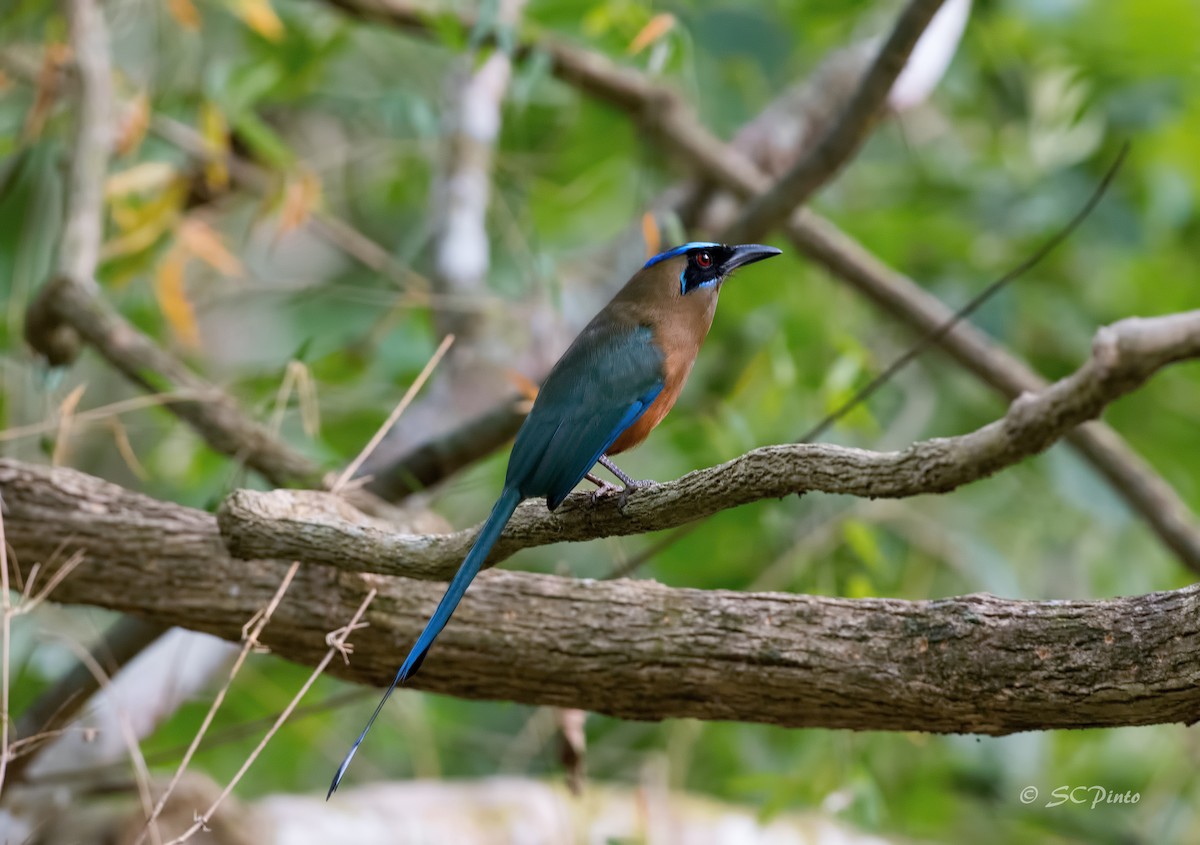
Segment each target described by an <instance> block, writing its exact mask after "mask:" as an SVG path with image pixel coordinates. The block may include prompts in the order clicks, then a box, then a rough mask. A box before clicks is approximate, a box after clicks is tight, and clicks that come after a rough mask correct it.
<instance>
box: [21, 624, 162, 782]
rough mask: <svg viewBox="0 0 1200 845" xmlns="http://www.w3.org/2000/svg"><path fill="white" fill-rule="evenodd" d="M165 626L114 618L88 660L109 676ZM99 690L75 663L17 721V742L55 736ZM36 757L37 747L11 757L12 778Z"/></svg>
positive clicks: (90, 674)
mask: <svg viewBox="0 0 1200 845" xmlns="http://www.w3.org/2000/svg"><path fill="white" fill-rule="evenodd" d="M166 631H167V627H166V626H163V625H158V624H155V623H152V622H145V621H143V620H141V619H137V618H135V617H131V616H125V617H122V618H121V619H118V620H117V621H116V623H115V624H113V625H112V627H110V628H109V629H108V630H107V631H105V632H104V636H103V637H102V638H101V639H100V641H99V642H98V643H96V644H95V645H94V646H92V648H91V656H92V662H94V663H95V664H96V665H98V666H103V667H104V668H105V670H106V671H107V672H108V673H109V674H110V675H111V674H113V673H115V672H116V671H117V670H118V669H120V668H121V667H122V666H124V665H125V664H127V663H129V661H131V660H133V658H135V657H137V656H138V655H139V654H141V653H142V652H143V651H145V649H146V648H147V647H148V646H150V645H151V644H152V643H153V642H154V641H155V640H157V639H158V638H159V637H160V636H162V634H163V633H165V632H166ZM99 689H100V682H99V680H98V679H97V678H96V675H95V674H94V673H93V672H92V671H91V670H90V669H88V667H87V666H86V665H85V664H84V663H82V662H79V663H76V664H75V665H74V666H73V667H72V668H71V670H70V671H69V672H67V674H65V675H63V676H62V677H61V678H59V679H58V681H57V682H56V683H55V684H54V686H52V687H50V689H48V690H46V691H45V692H44V693H42V694H41V695H40V696H38V698H37V700H36V701H34V702H33V704H31V705H30V706H29V707H28V708H26V709H25V711H24V712H22V713H21V718H20V719H19V720H18V722H17V726H16V735H17V736H18V737H20V738H21V739H20V740H19V741H20V742H33V741H36V740H37V739H38V738H39V737H43V736H46V737H50V736H53V735H56V734H57V733H58V732H60V731H61V730H62V729H63V728H64V727H66V726H67V725H69V724H70V723H71V722H72V721H73V720H74V718H75V716H76V714H78V713H79V711H80V709H81V708H82V707H83V706H84V705H85V704H86V703H87V702H88V700H89V699H90V698H91V696H92V694H93V693H95V692H96V691H97V690H99ZM36 759H37V750H36V749H33V750H30V751H29V753H25V754H23V755H22V756H20V757H18V758H17V759H15V760H14V761H13V763H12V765H11V766H10V768H9V777H10V779H11V780H12V781H14V782H17V781H20V780H21V779H22V778H23V776H24V772H25V771H26V770H27V769H28V767H29V765H30V764H31V763H33V761H34V760H36Z"/></svg>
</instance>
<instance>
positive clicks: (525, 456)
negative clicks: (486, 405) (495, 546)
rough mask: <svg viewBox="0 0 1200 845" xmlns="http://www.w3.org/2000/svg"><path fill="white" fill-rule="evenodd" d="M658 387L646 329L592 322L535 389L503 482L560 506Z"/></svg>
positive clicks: (656, 358) (659, 362)
mask: <svg viewBox="0 0 1200 845" xmlns="http://www.w3.org/2000/svg"><path fill="white" fill-rule="evenodd" d="M662 388H663V356H662V352H660V351H659V349H658V347H657V346H656V345H655V343H654V336H653V334H652V332H651V331H650V329H649V328H647V327H645V326H632V327H631V326H616V325H613V324H612V323H605V322H604V321H601V320H596V321H593V322H592V324H591V325H589V326H588V327H587V328H586V329H584V331H583V332H582V333H581V334H580V335H579V337H578V338H576V340H575V342H574V343H573V344H571V348H570V349H568V350H567V351H566V353H565V354H564V355H563V357H562V358H561V359H560V360H559V362H558V363H557V364H556V365H555V366H554V369H553V370H552V371H551V372H550V375H549V376H547V378H546V382H545V384H543V385H542V388H541V390H540V391H539V392H538V396H537V399H536V400H535V401H534V403H533V409H532V410H531V411H530V412H529V416H528V417H527V418H526V420H525V424H524V425H522V426H521V430H520V431H519V432H517V439H516V442H515V443H514V444H513V450H512V455H511V456H510V457H509V460H508V477H507V480H506V484H507V485H509V486H512V487H515V488H516V489H518V490H520V492H521V496H522V498H531V497H535V496H544V497H545V498H546V504H547V506H548V507H549V508H550V509H551V510H553V509H554V508H556V507H558V505H559V504H560V503H561V502H562V500H563V499H565V498H566V497H567V494H568V493H570V492H571V490H572V489H573V488H574V487H575V485H576V484H578V483H579V482H580V480H581V479H582V478H583V476H584V475H585V474H587V472H588V471H589V470H591V468H592V467H593V466H595V464H596V461H598V460H599V459H600V456H601V455H603V454H604V452H605V450H607V449H608V447H609V446H611V445H612V444H613V441H614V440H616V439H617V438H618V437H619V436H620V435H621V432H623V431H624V430H625V429H627V428H628V427H629V426H631V425H633V423H634V422H636V421H637V419H638V417H640V416H641V415H642V414H643V413H644V412H645V410H646V408H647V407H648V406H649V405H650V403H651V402H653V401H654V398H655V397H656V396H658V394H659V393H660V392H661V391H662Z"/></svg>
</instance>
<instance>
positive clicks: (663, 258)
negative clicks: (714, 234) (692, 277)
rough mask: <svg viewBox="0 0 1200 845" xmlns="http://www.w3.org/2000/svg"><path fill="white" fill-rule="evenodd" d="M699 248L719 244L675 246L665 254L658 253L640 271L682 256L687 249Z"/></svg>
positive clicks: (694, 242)
mask: <svg viewBox="0 0 1200 845" xmlns="http://www.w3.org/2000/svg"><path fill="white" fill-rule="evenodd" d="M701 246H720V244H718V243H713V242H712V241H691V242H690V243H686V244H683V245H681V246H677V247H675V248H674V249H668V250H667V251H666V252H660V253H659V254H658V255H656V256H654V257H653V258H651V259H650V260H649V261H647V262H646V263H645V264H644V265H643V266H642V269H643V270H645V269H646V268H647V267H653V266H654V265H655V264H657V263H658V262H660V261H666V260H667V259H668V258H674V257H675V256H676V255H683V254H684V253H685V252H687V251H688V250H689V249H696V248H697V247H701Z"/></svg>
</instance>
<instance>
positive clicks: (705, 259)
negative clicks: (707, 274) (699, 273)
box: [696, 252, 712, 270]
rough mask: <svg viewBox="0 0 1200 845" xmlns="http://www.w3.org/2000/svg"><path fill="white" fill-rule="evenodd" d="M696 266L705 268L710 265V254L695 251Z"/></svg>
mask: <svg viewBox="0 0 1200 845" xmlns="http://www.w3.org/2000/svg"><path fill="white" fill-rule="evenodd" d="M696 266H697V267H699V268H700V269H701V270H707V269H708V268H709V267H711V266H712V255H710V254H709V253H707V252H698V253H696Z"/></svg>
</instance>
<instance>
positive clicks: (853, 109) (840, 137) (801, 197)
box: [725, 0, 942, 243]
mask: <svg viewBox="0 0 1200 845" xmlns="http://www.w3.org/2000/svg"><path fill="white" fill-rule="evenodd" d="M941 5H942V0H911V2H910V3H909V4H908V6H907V7H906V8H905V10H904V12H903V13H902V14H901V15H900V19H899V20H898V21H897V22H896V26H895V27H894V28H893V29H892V33H891V35H889V36H888V39H887V41H886V42H884V45H883V47H882V48H881V49H880V50H879V54H878V55H877V56H876V57H875V61H874V62H873V63H872V64H871V67H870V69H869V70H868V71H867V73H866V75H865V76H864V77H863V79H862V82H860V83H859V86H858V89H857V90H856V91H855V92H854V96H853V97H851V99H850V102H848V103H847V104H846V107H845V109H844V110H843V111H842V113H841V117H839V118H838V121H837V122H836V123H835V124H834V125H833V126H832V127H831V128H830V129H829V131H828V132H827V133H825V135H824V137H822V138H821V140H820V141H818V142H817V144H816V145H815V146H813V147H812V149H810V150H809V151H808V153H807V154H806V155H805V156H804V157H803V158H801V159H800V161H798V162H796V164H795V165H794V166H793V167H792V169H791V170H790V171H788V173H787V174H785V175H784V176H783V178H781V179H780V180H779V181H778V182H776V183H775V184H774V185H773V186H772V187H771V189H770V190H768V191H766V192H764V193H762V194H760V195H759V196H757V197H755V198H754V199H753V200H752V201H751V202H750V203H749V204H747V206H746V207H745V208H743V209H742V212H741V214H739V215H738V219H737V221H736V222H735V223H734V224H733V226H731V227H730V228H729V229H727V230H726V233H725V238H726V239H727V240H728V241H729V242H730V243H740V242H742V241H750V240H755V239H756V238H760V237H762V236H763V235H764V234H765V233H766V232H767V231H768V230H770V229H771V228H773V227H774V226H775V225H776V224H777V223H779V222H780V221H782V220H785V219H787V217H788V216H789V215H790V214H791V212H792V210H793V209H795V208H799V207H800V206H802V205H803V204H804V203H805V201H807V200H808V198H809V197H810V196H812V194H813V192H814V191H816V190H817V188H819V187H820V186H821V185H823V184H825V183H826V182H827V181H829V180H830V179H831V178H833V177H834V176H835V175H837V173H838V172H839V171H840V170H841V169H842V167H844V166H845V164H846V163H847V162H848V161H850V159H851V158H853V157H854V154H855V153H857V152H858V150H859V147H861V146H862V144H863V142H864V141H865V140H866V139H867V135H868V134H869V133H870V131H871V129H872V128H874V125H875V123H876V121H877V120H878V118H879V116H880V114H881V113H882V112H883V109H884V106H885V105H886V102H887V96H888V92H890V91H891V90H892V85H893V84H894V83H895V81H896V77H897V76H899V75H900V71H902V70H903V69H904V65H905V63H906V62H907V61H908V57H909V54H911V53H912V50H913V48H914V47H915V46H916V44H917V41H918V39H920V37H921V34H922V33H923V32H924V31H925V28H926V27H927V26H928V25H929V22H930V21H931V20H932V19H933V16H934V15H935V14H936V13H937V10H938V8H939V7H941Z"/></svg>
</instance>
